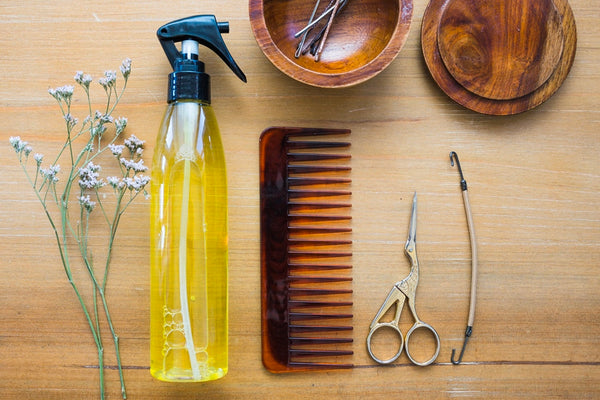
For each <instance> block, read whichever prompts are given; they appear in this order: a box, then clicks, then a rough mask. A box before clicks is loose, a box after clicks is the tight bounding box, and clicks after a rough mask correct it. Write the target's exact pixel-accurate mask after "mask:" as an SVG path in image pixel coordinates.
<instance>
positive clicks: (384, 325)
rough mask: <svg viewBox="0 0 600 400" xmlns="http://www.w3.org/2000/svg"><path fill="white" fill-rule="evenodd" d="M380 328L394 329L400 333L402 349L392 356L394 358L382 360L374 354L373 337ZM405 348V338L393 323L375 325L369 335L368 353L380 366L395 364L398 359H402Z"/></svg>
mask: <svg viewBox="0 0 600 400" xmlns="http://www.w3.org/2000/svg"><path fill="white" fill-rule="evenodd" d="M380 328H392V329H393V330H394V331H396V332H397V333H398V335H400V349H398V352H397V353H396V354H395V355H393V356H392V358H388V359H387V360H381V359H379V358H377V357H376V356H375V354H373V351H372V350H371V338H372V337H373V334H374V333H375V331H377V330H378V329H380ZM403 348H404V336H402V332H401V331H400V328H398V325H396V324H394V323H392V322H380V323H378V324H377V325H375V326H374V327H373V329H371V331H370V332H369V335H368V336H367V351H368V352H369V355H370V356H371V358H372V359H373V360H375V361H376V362H378V363H379V364H390V363H393V362H394V361H396V360H397V359H398V357H400V354H402V349H403Z"/></svg>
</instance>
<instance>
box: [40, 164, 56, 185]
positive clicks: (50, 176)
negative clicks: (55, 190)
mask: <svg viewBox="0 0 600 400" xmlns="http://www.w3.org/2000/svg"><path fill="white" fill-rule="evenodd" d="M59 172H60V165H58V164H55V165H51V166H50V167H48V168H40V174H42V176H43V177H44V178H46V179H47V180H48V182H50V183H56V182H58V173H59Z"/></svg>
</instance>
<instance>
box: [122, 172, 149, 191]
mask: <svg viewBox="0 0 600 400" xmlns="http://www.w3.org/2000/svg"><path fill="white" fill-rule="evenodd" d="M149 182H150V177H149V176H146V175H136V176H134V177H133V178H130V177H126V178H123V180H122V181H121V182H120V184H119V187H121V188H123V187H127V189H129V190H133V191H135V192H139V191H141V190H142V189H144V187H145V186H146V185H147V184H148V183H149Z"/></svg>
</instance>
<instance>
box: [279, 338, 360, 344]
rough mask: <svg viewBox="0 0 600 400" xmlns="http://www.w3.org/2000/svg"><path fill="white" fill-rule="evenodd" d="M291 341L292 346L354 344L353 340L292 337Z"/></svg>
mask: <svg viewBox="0 0 600 400" xmlns="http://www.w3.org/2000/svg"><path fill="white" fill-rule="evenodd" d="M289 341H290V343H291V344H292V345H303V344H325V345H326V344H342V343H352V342H353V341H354V340H352V338H305V337H290V338H289Z"/></svg>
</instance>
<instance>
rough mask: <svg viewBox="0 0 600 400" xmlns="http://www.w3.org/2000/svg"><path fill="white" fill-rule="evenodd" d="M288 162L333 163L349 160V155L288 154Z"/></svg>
mask: <svg viewBox="0 0 600 400" xmlns="http://www.w3.org/2000/svg"><path fill="white" fill-rule="evenodd" d="M287 157H288V160H289V161H333V160H349V159H350V158H351V157H350V155H349V154H327V153H323V154H320V153H288V154H287Z"/></svg>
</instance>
